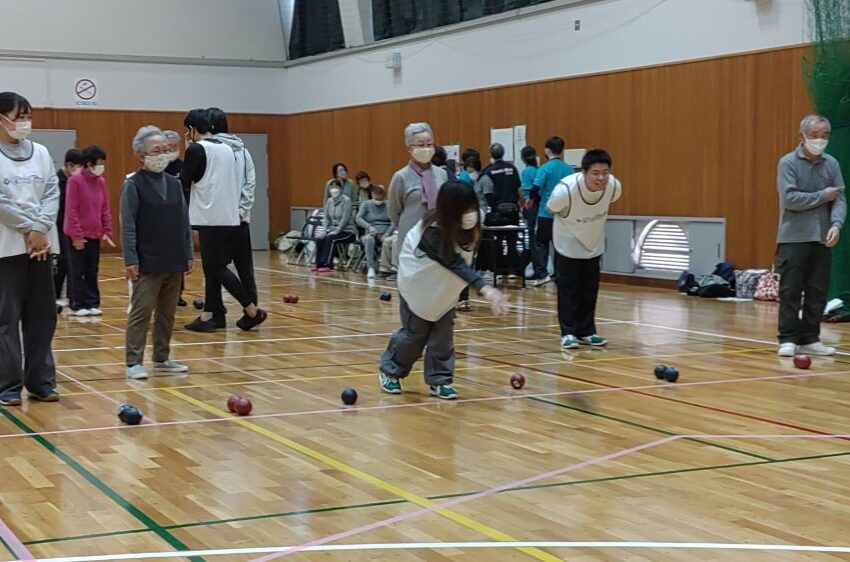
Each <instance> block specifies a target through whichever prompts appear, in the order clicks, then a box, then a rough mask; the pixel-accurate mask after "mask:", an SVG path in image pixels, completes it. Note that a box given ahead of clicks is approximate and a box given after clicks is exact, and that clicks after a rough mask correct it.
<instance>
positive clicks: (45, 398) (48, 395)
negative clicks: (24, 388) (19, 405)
mask: <svg viewBox="0 0 850 562" xmlns="http://www.w3.org/2000/svg"><path fill="white" fill-rule="evenodd" d="M30 400H35V401H36V402H59V393H58V392H56V391H55V390H53V389H51V390H45V391H44V392H39V393H35V392H31V393H30Z"/></svg>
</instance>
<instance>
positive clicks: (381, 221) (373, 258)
mask: <svg viewBox="0 0 850 562" xmlns="http://www.w3.org/2000/svg"><path fill="white" fill-rule="evenodd" d="M385 197H386V191H384V188H383V187H381V186H380V185H376V186H373V187H372V200H371V201H365V202H364V203H363V204H362V205H360V210H359V211H358V213H357V226H359V227H360V228H362V229H363V231H364V232H365V234H364V235H363V236H362V237H361V238H360V240H361V241H362V242H363V248H364V249H365V251H366V264H367V266H368V268H369V271H368V273H367V274H366V276H367V277H369V278H370V279H372V278H374V277H375V276H376V275H377V273H376V269H377V268H376V266H377V262H378V253H377V249H378V247H379V246H380V245H381V244H382V243H383V241H384V238H385V237H386V236H387V235H391V234H392V233H393V230H394V229H393V227H392V223H391V222H390V217H389V216H388V215H387V206H386V204H385V201H384V198H385Z"/></svg>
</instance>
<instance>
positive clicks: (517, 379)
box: [511, 373, 525, 390]
mask: <svg viewBox="0 0 850 562" xmlns="http://www.w3.org/2000/svg"><path fill="white" fill-rule="evenodd" d="M511 386H512V387H514V388H515V389H517V390H519V389H520V388H522V387H524V386H525V375H523V374H521V373H514V374H513V375H511Z"/></svg>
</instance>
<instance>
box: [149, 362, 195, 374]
mask: <svg viewBox="0 0 850 562" xmlns="http://www.w3.org/2000/svg"><path fill="white" fill-rule="evenodd" d="M153 370H154V371H157V372H160V373H188V372H189V367H187V366H186V365H183V364H182V363H178V362H176V361H172V360H171V359H169V360H167V361H162V362H159V363H156V362H155V363H154V364H153Z"/></svg>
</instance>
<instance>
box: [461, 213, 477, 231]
mask: <svg viewBox="0 0 850 562" xmlns="http://www.w3.org/2000/svg"><path fill="white" fill-rule="evenodd" d="M477 224H478V211H469V212H468V213H464V214H463V220H462V221H461V226H462V227H463V229H464V230H472V229H473V228H475V225H477Z"/></svg>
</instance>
